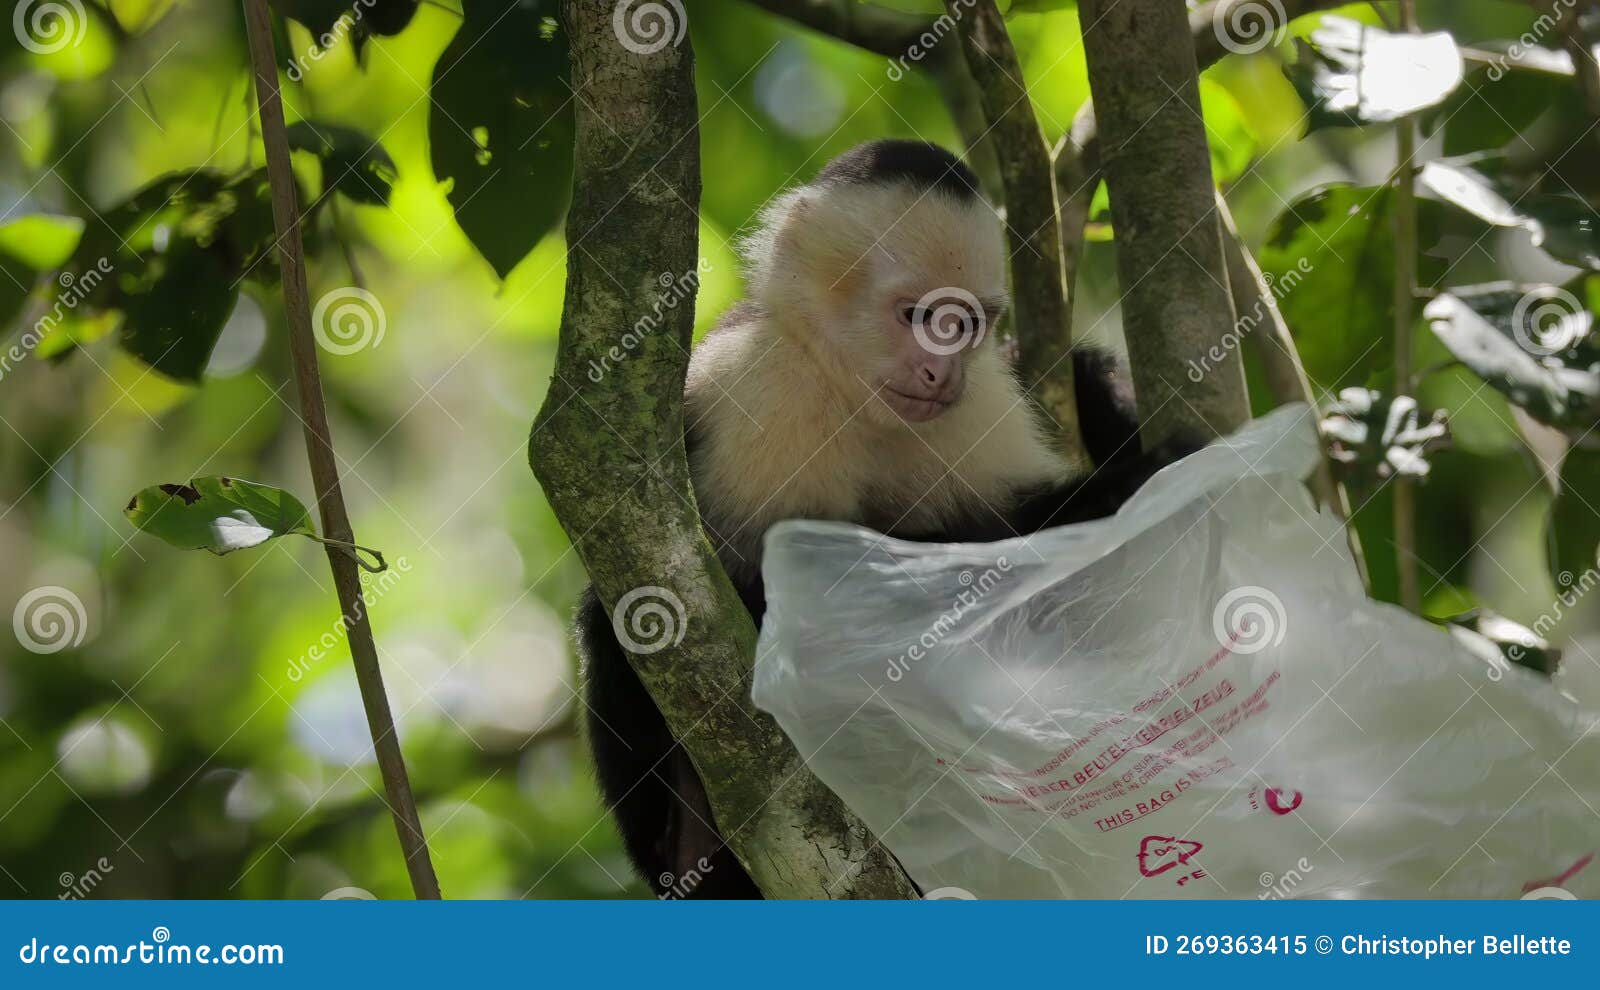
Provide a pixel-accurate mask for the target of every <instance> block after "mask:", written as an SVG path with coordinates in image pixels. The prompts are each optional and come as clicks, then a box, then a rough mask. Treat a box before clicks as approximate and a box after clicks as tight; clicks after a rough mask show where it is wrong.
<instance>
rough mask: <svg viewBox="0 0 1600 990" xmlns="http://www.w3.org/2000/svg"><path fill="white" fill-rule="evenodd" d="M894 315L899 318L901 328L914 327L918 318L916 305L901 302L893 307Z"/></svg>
mask: <svg viewBox="0 0 1600 990" xmlns="http://www.w3.org/2000/svg"><path fill="white" fill-rule="evenodd" d="M895 315H896V316H897V317H898V318H899V320H900V325H901V326H906V327H910V326H915V325H916V324H917V318H918V313H917V304H916V303H912V302H904V301H902V302H900V303H899V304H898V305H897V306H896V307H895Z"/></svg>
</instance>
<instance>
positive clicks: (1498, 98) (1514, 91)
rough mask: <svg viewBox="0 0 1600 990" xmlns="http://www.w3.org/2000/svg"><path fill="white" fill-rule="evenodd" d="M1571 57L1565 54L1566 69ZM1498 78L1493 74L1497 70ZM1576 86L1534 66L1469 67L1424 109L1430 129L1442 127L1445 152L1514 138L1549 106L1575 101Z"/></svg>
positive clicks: (1478, 148) (1456, 152) (1452, 153)
mask: <svg viewBox="0 0 1600 990" xmlns="http://www.w3.org/2000/svg"><path fill="white" fill-rule="evenodd" d="M1571 64H1572V62H1571V59H1570V58H1569V59H1568V60H1567V65H1568V71H1569V72H1570V69H1571ZM1497 75H1498V76H1499V78H1496V76H1497ZM1576 93H1577V87H1575V86H1574V85H1573V84H1572V80H1570V79H1562V78H1561V77H1559V76H1553V75H1548V74H1545V73H1537V72H1510V73H1503V74H1501V73H1492V72H1491V71H1490V70H1488V69H1484V70H1480V71H1478V72H1474V73H1472V74H1471V75H1469V76H1467V78H1466V81H1465V82H1464V83H1463V84H1462V85H1461V86H1460V87H1459V88H1457V89H1456V91H1455V92H1453V93H1451V94H1450V98H1449V99H1448V100H1446V101H1445V102H1444V103H1442V104H1440V105H1439V107H1438V108H1437V109H1436V110H1433V111H1431V112H1430V113H1429V115H1428V117H1427V120H1426V122H1425V126H1426V128H1427V132H1428V133H1429V134H1434V133H1436V132H1437V131H1438V130H1439V129H1440V128H1443V129H1444V154H1445V155H1446V156H1449V157H1455V156H1458V155H1466V154H1471V153H1473V152H1479V151H1491V150H1496V149H1499V148H1503V147H1505V146H1506V145H1509V144H1511V142H1513V141H1518V140H1519V138H1520V136H1521V135H1522V134H1523V133H1524V132H1525V131H1526V130H1527V129H1528V128H1529V127H1530V126H1532V124H1533V122H1534V121H1535V120H1537V119H1538V118H1539V117H1540V116H1541V115H1543V114H1545V113H1547V112H1549V111H1550V110H1551V108H1552V107H1558V106H1565V105H1574V106H1575V105H1576V104H1577V102H1578V101H1577V96H1576Z"/></svg>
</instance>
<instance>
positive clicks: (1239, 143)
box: [1200, 78, 1261, 185]
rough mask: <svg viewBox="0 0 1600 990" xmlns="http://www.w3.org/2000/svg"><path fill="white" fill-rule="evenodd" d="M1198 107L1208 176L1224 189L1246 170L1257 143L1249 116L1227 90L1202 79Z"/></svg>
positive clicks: (1258, 144)
mask: <svg viewBox="0 0 1600 990" xmlns="http://www.w3.org/2000/svg"><path fill="white" fill-rule="evenodd" d="M1200 105H1201V110H1202V112H1203V113H1204V114H1205V120H1206V136H1207V138H1208V144H1209V145H1210V148H1211V171H1212V175H1213V177H1214V178H1215V180H1216V182H1217V183H1218V184H1219V185H1226V184H1227V183H1230V182H1232V181H1233V180H1235V179H1237V178H1238V177H1239V176H1241V175H1243V174H1244V173H1245V172H1246V171H1248V170H1249V168H1250V165H1251V163H1253V162H1254V161H1255V160H1256V152H1257V151H1258V150H1259V147H1260V144H1261V139H1260V138H1259V137H1258V136H1257V135H1256V132H1255V128H1253V127H1252V126H1251V125H1250V115H1249V114H1248V113H1246V112H1245V109H1244V107H1242V106H1240V104H1239V101H1238V100H1236V99H1235V98H1234V96H1233V94H1232V93H1230V92H1229V91H1228V89H1227V87H1225V86H1222V85H1220V84H1218V83H1215V82H1212V81H1211V80H1210V79H1204V78H1202V79H1201V80H1200Z"/></svg>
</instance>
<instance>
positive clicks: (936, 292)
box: [859, 259, 1005, 423]
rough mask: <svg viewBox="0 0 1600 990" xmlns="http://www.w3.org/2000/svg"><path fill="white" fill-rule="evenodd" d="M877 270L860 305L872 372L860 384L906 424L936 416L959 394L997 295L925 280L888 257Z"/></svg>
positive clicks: (996, 310) (998, 305) (997, 307)
mask: <svg viewBox="0 0 1600 990" xmlns="http://www.w3.org/2000/svg"><path fill="white" fill-rule="evenodd" d="M877 267H878V269H879V270H878V271H877V272H875V277H874V278H872V279H870V280H869V281H868V283H867V286H868V289H869V293H870V295H869V298H868V299H865V300H862V301H861V302H862V305H861V306H860V309H859V311H860V312H862V313H864V314H865V315H866V317H867V321H868V326H866V327H864V328H863V330H864V332H863V334H862V336H863V337H867V338H870V339H869V340H868V341H866V342H865V343H866V347H865V348H864V349H863V353H862V354H861V355H860V356H861V358H862V359H863V364H862V367H863V368H873V367H875V368H876V369H877V373H876V374H875V375H872V376H870V377H868V376H865V375H864V376H863V377H864V378H865V381H864V384H865V385H868V386H870V387H872V388H873V389H874V390H875V392H876V399H877V400H878V405H881V406H882V407H883V409H885V410H887V411H888V412H889V413H892V414H893V415H895V416H897V417H898V418H900V419H902V420H905V421H906V422H909V423H925V422H928V421H930V420H933V419H937V418H938V417H939V416H941V415H943V414H944V413H945V412H947V411H948V410H949V409H950V408H951V407H952V406H954V405H955V404H956V403H957V402H959V401H960V400H961V397H962V395H963V394H964V393H965V390H966V388H967V382H968V375H967V367H968V364H969V363H970V362H973V361H976V360H978V359H979V353H978V352H979V350H980V349H984V348H985V346H986V342H987V340H988V337H989V331H990V330H991V328H992V327H993V325H994V322H995V320H996V319H997V318H998V317H999V315H1000V312H1001V310H1002V309H1003V308H1004V306H1005V301H1004V298H1003V297H1001V296H999V295H997V294H996V292H995V289H994V287H992V286H990V287H981V286H980V287H978V288H977V291H974V290H973V289H971V288H967V287H965V286H962V285H959V284H956V282H957V281H958V280H957V279H949V280H947V284H932V285H930V284H929V283H928V281H927V274H926V273H921V274H922V277H921V278H920V279H919V278H917V275H918V274H919V273H917V272H915V271H904V270H901V269H903V267H904V266H903V265H902V264H901V263H899V262H898V261H897V260H895V259H890V260H889V261H888V262H887V263H885V264H883V265H881V266H877ZM980 293H982V294H981V295H980ZM990 346H992V345H990ZM879 411H880V412H881V411H882V410H879Z"/></svg>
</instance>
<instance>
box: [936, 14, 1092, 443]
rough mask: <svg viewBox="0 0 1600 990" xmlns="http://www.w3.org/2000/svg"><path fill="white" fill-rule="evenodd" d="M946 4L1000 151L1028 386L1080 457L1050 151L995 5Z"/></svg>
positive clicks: (1016, 323)
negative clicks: (1068, 356)
mask: <svg viewBox="0 0 1600 990" xmlns="http://www.w3.org/2000/svg"><path fill="white" fill-rule="evenodd" d="M945 2H946V6H947V8H948V9H949V11H950V17H952V18H953V19H955V20H956V21H957V31H958V32H959V33H960V35H961V47H962V49H963V50H964V51H965V52H966V57H967V68H968V69H969V70H971V72H972V78H973V79H974V80H975V81H976V82H977V84H978V92H979V95H980V99H981V101H982V105H983V112H984V117H985V118H986V119H987V120H988V122H989V130H990V133H991V136H992V138H993V140H994V144H995V147H996V150H997V151H998V152H999V158H1000V181H1001V184H1002V185H1003V186H1004V188H1005V195H1006V200H1005V205H1006V239H1007V241H1008V242H1009V246H1010V252H1011V283H1012V296H1013V297H1014V302H1013V304H1012V326H1013V327H1014V329H1015V331H1016V335H1017V343H1018V350H1019V354H1020V360H1019V362H1018V363H1019V370H1020V371H1021V373H1022V382H1023V385H1024V386H1026V387H1027V389H1028V391H1029V394H1030V395H1032V396H1033V398H1034V399H1035V401H1037V402H1038V404H1039V406H1040V407H1041V408H1042V409H1043V410H1044V412H1045V414H1046V415H1048V416H1050V417H1051V419H1052V420H1054V422H1055V425H1056V429H1057V435H1058V436H1059V437H1060V445H1061V447H1062V449H1063V450H1064V451H1066V452H1067V453H1069V454H1072V455H1078V454H1081V453H1082V450H1083V440H1082V437H1081V435H1080V433H1079V430H1078V407H1077V402H1076V400H1075V399H1074V395H1075V393H1074V392H1073V388H1072V362H1071V361H1070V360H1067V359H1066V357H1067V352H1068V351H1069V350H1070V349H1071V347H1072V338H1071V333H1072V328H1071V319H1070V317H1069V315H1068V313H1067V309H1066V291H1065V287H1064V286H1063V285H1062V280H1061V278H1062V268H1061V231H1060V227H1059V225H1058V224H1059V221H1058V217H1057V212H1056V200H1055V180H1054V178H1053V177H1052V176H1051V165H1050V151H1049V149H1048V148H1047V147H1046V146H1045V143H1044V135H1043V134H1042V133H1041V132H1040V130H1039V121H1038V119H1037V118H1035V117H1034V114H1033V104H1032V102H1031V101H1030V100H1029V99H1028V91H1027V89H1026V88H1025V87H1024V84H1023V81H1022V67H1021V66H1020V65H1019V64H1018V62H1017V52H1016V49H1014V48H1013V47H1012V46H1011V38H1010V36H1009V35H1008V34H1007V33H1006V25H1005V20H1004V19H1003V18H1002V17H1001V16H1000V10H999V8H998V7H996V6H995V3H994V0H945Z"/></svg>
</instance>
